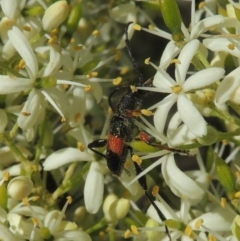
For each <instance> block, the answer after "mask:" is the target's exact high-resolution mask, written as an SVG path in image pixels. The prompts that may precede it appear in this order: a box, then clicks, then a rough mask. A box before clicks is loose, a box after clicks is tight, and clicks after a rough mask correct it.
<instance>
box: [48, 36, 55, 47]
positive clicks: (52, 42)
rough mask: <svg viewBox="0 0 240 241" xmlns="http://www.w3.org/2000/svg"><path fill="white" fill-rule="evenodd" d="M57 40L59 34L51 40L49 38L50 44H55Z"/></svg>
mask: <svg viewBox="0 0 240 241" xmlns="http://www.w3.org/2000/svg"><path fill="white" fill-rule="evenodd" d="M56 42H57V36H52V37H51V38H50V39H49V40H48V44H50V45H53V44H55V43H56Z"/></svg>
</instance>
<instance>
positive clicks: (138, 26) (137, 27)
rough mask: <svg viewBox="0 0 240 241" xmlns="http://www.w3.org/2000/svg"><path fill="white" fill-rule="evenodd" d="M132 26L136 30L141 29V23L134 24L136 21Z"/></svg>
mask: <svg viewBox="0 0 240 241" xmlns="http://www.w3.org/2000/svg"><path fill="white" fill-rule="evenodd" d="M133 28H134V29H135V30H137V31H141V30H142V27H141V25H139V24H136V23H135V24H134V25H133Z"/></svg>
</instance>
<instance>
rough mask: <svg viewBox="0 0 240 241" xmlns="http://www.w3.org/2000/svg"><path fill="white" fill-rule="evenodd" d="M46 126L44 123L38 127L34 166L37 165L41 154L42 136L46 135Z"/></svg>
mask: <svg viewBox="0 0 240 241" xmlns="http://www.w3.org/2000/svg"><path fill="white" fill-rule="evenodd" d="M46 125H47V122H46V121H44V122H43V123H42V124H41V125H40V127H39V130H40V133H39V141H38V145H37V150H36V155H35V159H34V164H35V165H39V161H40V156H41V153H42V147H43V141H44V136H45V133H46Z"/></svg>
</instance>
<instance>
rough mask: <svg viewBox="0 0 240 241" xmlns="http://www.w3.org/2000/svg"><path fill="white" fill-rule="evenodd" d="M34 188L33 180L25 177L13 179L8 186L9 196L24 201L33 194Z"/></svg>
mask: <svg viewBox="0 0 240 241" xmlns="http://www.w3.org/2000/svg"><path fill="white" fill-rule="evenodd" d="M32 188H33V182H32V180H31V179H30V178H29V177H24V176H19V177H15V178H13V179H12V180H11V181H10V182H9V183H8V186H7V189H8V194H9V195H10V196H11V197H12V198H14V199H16V200H22V199H23V198H25V197H27V196H28V195H29V194H30V193H31V192H32Z"/></svg>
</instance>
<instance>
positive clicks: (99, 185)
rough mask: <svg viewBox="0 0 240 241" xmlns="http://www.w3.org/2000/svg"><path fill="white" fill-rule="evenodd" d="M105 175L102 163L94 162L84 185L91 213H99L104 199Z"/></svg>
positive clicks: (87, 206)
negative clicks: (102, 170) (101, 166)
mask: <svg viewBox="0 0 240 241" xmlns="http://www.w3.org/2000/svg"><path fill="white" fill-rule="evenodd" d="M103 191H104V177H103V174H102V172H101V168H100V165H99V164H98V163H97V162H92V163H91V167H90V170H89V172H88V175H87V178H86V182H85V186H84V201H85V206H86V209H87V211H88V212H89V213H97V212H98V210H99V208H100V206H101V205H102V201H103Z"/></svg>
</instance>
